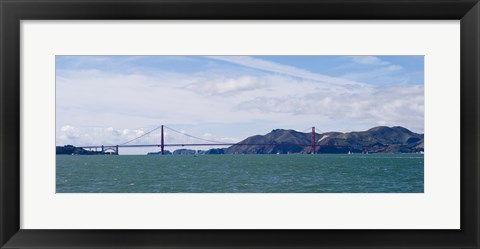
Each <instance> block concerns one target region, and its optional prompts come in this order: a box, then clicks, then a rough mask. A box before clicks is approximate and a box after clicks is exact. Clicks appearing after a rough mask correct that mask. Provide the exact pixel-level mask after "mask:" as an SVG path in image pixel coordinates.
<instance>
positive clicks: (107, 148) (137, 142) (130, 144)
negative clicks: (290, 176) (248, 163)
mask: <svg viewBox="0 0 480 249" xmlns="http://www.w3.org/2000/svg"><path fill="white" fill-rule="evenodd" d="M165 130H168V131H169V132H173V133H177V134H180V135H182V136H185V137H189V138H191V139H193V140H195V141H199V142H193V143H192V142H187V143H165ZM309 130H310V128H309ZM155 132H159V133H160V135H159V136H158V135H157V134H156V133H155ZM315 137H316V134H315V127H312V128H311V143H306V144H297V143H241V142H238V143H228V142H221V141H215V140H209V139H205V138H201V137H198V136H193V135H190V134H187V133H185V132H181V131H178V130H176V129H173V128H170V127H168V126H165V125H161V126H158V127H156V128H154V129H152V130H150V131H148V132H145V133H144V134H142V135H140V136H138V137H135V138H133V139H131V140H128V141H126V142H124V143H120V144H116V145H86V146H78V147H80V148H83V149H89V150H95V151H98V150H100V151H101V152H102V153H105V154H113V155H118V152H119V149H120V148H141V147H159V148H160V154H162V155H164V154H165V147H187V146H188V147H197V146H232V145H236V146H242V145H246V146H252V145H257V146H304V147H311V153H312V154H315V153H316V151H317V150H316V148H318V147H319V145H318V144H317V143H316V140H315ZM145 138H150V140H148V139H145ZM152 138H153V139H154V140H156V141H158V142H156V141H152Z"/></svg>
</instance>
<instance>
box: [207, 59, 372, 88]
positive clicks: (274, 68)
mask: <svg viewBox="0 0 480 249" xmlns="http://www.w3.org/2000/svg"><path fill="white" fill-rule="evenodd" d="M208 58H211V59H215V60H221V61H226V62H230V63H234V64H238V65H241V66H244V67H250V68H255V69H259V70H264V71H268V72H274V73H279V74H283V75H289V76H294V77H297V78H302V79H308V80H315V81H318V82H320V83H324V84H331V85H364V84H362V83H360V82H356V81H352V80H348V79H345V78H337V77H330V76H328V75H323V74H318V73H313V72H310V71H308V70H305V69H301V68H297V67H292V66H287V65H283V64H279V63H275V62H271V61H267V60H262V59H257V58H253V57H249V56H208Z"/></svg>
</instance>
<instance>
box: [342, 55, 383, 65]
mask: <svg viewBox="0 0 480 249" xmlns="http://www.w3.org/2000/svg"><path fill="white" fill-rule="evenodd" d="M348 58H350V59H351V60H352V61H353V62H354V63H357V64H361V65H374V66H384V65H389V64H390V62H388V61H383V60H381V59H380V58H378V57H376V56H349V57H348Z"/></svg>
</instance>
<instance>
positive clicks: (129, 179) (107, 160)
mask: <svg viewBox="0 0 480 249" xmlns="http://www.w3.org/2000/svg"><path fill="white" fill-rule="evenodd" d="M423 162H424V160H423V155H419V154H369V155H361V154H358V155H322V154H320V155H200V156H198V157H194V156H146V155H145V156H141V155H138V156H133V155H120V156H101V155H96V156H70V155H57V165H56V174H57V175H56V181H57V182H56V191H57V193H418V192H420V193H422V192H423V189H424V177H423V173H424V163H423Z"/></svg>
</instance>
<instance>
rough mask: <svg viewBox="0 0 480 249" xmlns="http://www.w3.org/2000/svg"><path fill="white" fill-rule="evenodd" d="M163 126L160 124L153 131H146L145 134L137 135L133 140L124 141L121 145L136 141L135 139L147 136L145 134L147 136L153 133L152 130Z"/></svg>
mask: <svg viewBox="0 0 480 249" xmlns="http://www.w3.org/2000/svg"><path fill="white" fill-rule="evenodd" d="M161 127H162V126H158V127H157V128H155V129H153V130H151V131H149V132H146V133H145V134H143V135H141V136H138V137H136V138H134V139H131V140H129V141H127V142H125V143H122V144H120V145H126V144H128V143H131V142H133V141H135V140H138V139H140V138H142V137H145V136H147V135H148V134H151V133H152V132H154V131H156V130H158V129H160V128H161Z"/></svg>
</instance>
